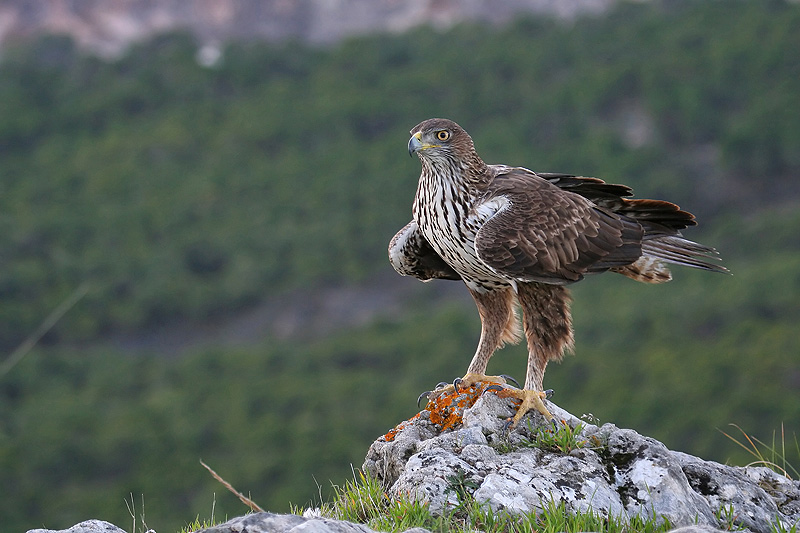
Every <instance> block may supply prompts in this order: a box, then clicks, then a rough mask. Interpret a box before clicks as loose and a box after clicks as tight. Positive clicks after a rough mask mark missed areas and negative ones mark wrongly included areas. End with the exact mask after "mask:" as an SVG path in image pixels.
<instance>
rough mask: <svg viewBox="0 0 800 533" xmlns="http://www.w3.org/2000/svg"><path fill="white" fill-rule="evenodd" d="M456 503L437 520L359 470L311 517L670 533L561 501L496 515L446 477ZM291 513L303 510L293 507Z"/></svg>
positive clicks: (388, 526)
mask: <svg viewBox="0 0 800 533" xmlns="http://www.w3.org/2000/svg"><path fill="white" fill-rule="evenodd" d="M448 481H449V482H450V484H451V490H453V491H454V492H455V493H456V495H457V496H458V499H459V504H458V505H457V506H455V507H453V508H451V509H449V510H448V511H447V513H446V514H444V515H442V516H434V515H432V514H431V513H430V511H429V509H428V506H427V504H424V503H420V502H418V501H415V500H413V499H410V498H406V497H393V496H389V495H388V494H387V493H386V492H385V490H384V488H383V487H382V486H381V484H380V482H379V481H377V480H376V479H374V478H372V477H370V476H369V475H367V474H364V473H363V472H361V471H359V472H357V473H354V476H353V479H352V480H348V481H346V482H345V484H344V486H341V487H340V486H334V489H335V497H334V498H333V500H332V501H331V502H328V503H324V504H322V506H321V507H319V508H317V509H313V510H311V511H310V512H311V513H314V514H318V515H320V516H323V517H326V518H332V519H336V520H347V521H350V522H357V523H361V524H365V525H366V526H367V527H370V528H372V529H375V530H377V531H403V530H406V529H409V528H412V527H423V528H426V529H429V530H430V531H434V532H452V533H461V532H465V533H466V532H468V531H484V532H501V531H502V532H523V531H526V532H529V531H537V532H538V533H556V532H574V531H598V532H604V533H617V532H620V533H623V532H624V533H632V532H637V533H659V532H663V531H668V530H669V529H671V527H672V526H671V525H670V524H669V523H668V522H663V521H659V520H657V519H656V517H655V516H652V517H648V518H647V519H644V518H641V517H638V516H635V517H631V518H627V517H610V518H605V517H603V516H602V515H600V514H597V513H594V512H592V511H587V512H580V511H578V512H575V513H573V512H571V511H568V510H567V509H566V506H565V504H564V503H563V502H560V503H556V502H554V501H551V502H548V503H546V504H545V505H544V508H543V509H542V510H540V511H537V512H534V513H529V514H523V515H512V514H510V513H508V512H506V511H502V510H501V511H495V510H492V509H491V508H490V507H489V506H487V505H481V504H480V502H477V501H476V500H475V499H474V498H473V497H472V496H471V495H470V494H469V492H468V489H469V488H470V487H469V483H468V481H464V479H463V476H461V477H459V475H458V473H455V474H454V475H453V476H451V477H450V478H448ZM292 511H293V512H295V513H296V514H303V513H304V512H308V511H309V510H308V509H302V508H293V509H292Z"/></svg>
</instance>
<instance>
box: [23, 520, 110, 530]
mask: <svg viewBox="0 0 800 533" xmlns="http://www.w3.org/2000/svg"><path fill="white" fill-rule="evenodd" d="M28 533H125V530H124V529H120V528H118V527H117V526H115V525H114V524H110V523H108V522H104V521H103V520H86V521H84V522H81V523H80V524H75V525H74V526H72V527H71V528H69V529H62V530H59V531H55V530H52V529H31V530H29V531H28Z"/></svg>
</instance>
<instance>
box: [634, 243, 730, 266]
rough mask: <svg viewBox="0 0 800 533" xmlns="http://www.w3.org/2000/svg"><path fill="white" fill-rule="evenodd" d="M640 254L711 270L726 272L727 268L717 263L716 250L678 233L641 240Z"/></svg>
mask: <svg viewBox="0 0 800 533" xmlns="http://www.w3.org/2000/svg"><path fill="white" fill-rule="evenodd" d="M642 254H643V255H645V256H650V257H655V258H657V259H660V260H662V261H664V262H667V263H673V264H676V265H682V266H687V267H692V268H699V269H701V270H708V271H711V272H722V273H728V272H729V271H728V269H727V268H725V267H724V266H722V265H721V264H719V263H718V261H719V260H720V259H719V257H718V252H717V251H716V250H715V249H714V248H711V247H710V246H705V245H702V244H699V243H696V242H694V241H690V240H688V239H684V238H683V237H681V236H680V235H659V236H656V237H653V238H650V239H648V238H647V237H645V239H644V241H642Z"/></svg>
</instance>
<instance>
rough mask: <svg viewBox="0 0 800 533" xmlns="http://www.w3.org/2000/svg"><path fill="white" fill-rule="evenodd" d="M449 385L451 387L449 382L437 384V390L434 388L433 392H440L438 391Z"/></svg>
mask: <svg viewBox="0 0 800 533" xmlns="http://www.w3.org/2000/svg"><path fill="white" fill-rule="evenodd" d="M448 385H450V384H449V383H448V382H446V381H440V382H439V383H437V384H436V388H434V389H433V390H438V389H441V388H444V387H447V386H448Z"/></svg>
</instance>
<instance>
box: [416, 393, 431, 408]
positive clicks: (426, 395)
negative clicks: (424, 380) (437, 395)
mask: <svg viewBox="0 0 800 533" xmlns="http://www.w3.org/2000/svg"><path fill="white" fill-rule="evenodd" d="M431 392H433V391H429V390H426V391H425V392H423V393H422V394H420V395H419V396H418V397H417V407H418V408H420V407H421V406H420V404H419V402H421V401H422V399H423V398H428V397H429V396H430V395H431Z"/></svg>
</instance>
